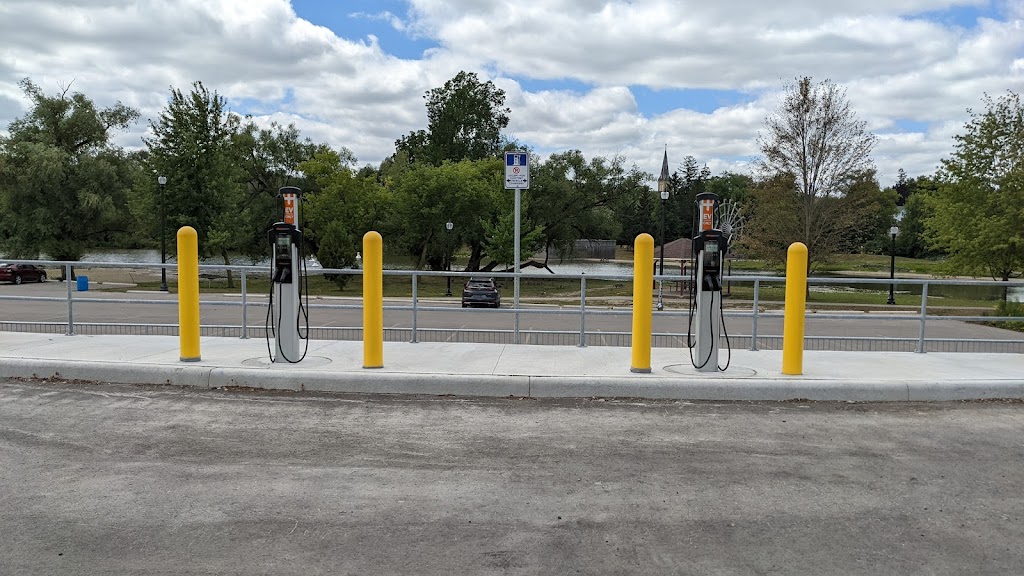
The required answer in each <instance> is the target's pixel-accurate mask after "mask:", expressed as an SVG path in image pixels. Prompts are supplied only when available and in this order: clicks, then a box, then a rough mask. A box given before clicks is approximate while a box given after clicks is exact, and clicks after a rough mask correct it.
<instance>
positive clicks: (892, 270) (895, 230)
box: [886, 226, 900, 304]
mask: <svg viewBox="0 0 1024 576" xmlns="http://www.w3.org/2000/svg"><path fill="white" fill-rule="evenodd" d="M899 233H900V227H899V226H893V227H892V228H889V234H890V235H891V236H892V250H891V251H890V252H889V301H888V302H886V304H895V303H896V298H895V297H894V295H893V280H895V279H896V235H897V234H899Z"/></svg>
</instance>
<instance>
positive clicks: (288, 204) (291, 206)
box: [284, 194, 295, 226]
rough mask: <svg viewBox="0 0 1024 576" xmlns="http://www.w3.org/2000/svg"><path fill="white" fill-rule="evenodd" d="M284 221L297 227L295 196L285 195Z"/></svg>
mask: <svg viewBox="0 0 1024 576" xmlns="http://www.w3.org/2000/svg"><path fill="white" fill-rule="evenodd" d="M284 221H285V223H286V224H291V225H292V226H295V195H294V194H285V195H284Z"/></svg>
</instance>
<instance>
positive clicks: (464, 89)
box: [395, 71, 511, 166]
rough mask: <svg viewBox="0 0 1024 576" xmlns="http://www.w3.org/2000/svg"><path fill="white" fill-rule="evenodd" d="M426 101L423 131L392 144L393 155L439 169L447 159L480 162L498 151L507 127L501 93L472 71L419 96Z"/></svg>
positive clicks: (507, 109)
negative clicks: (401, 153) (393, 148)
mask: <svg viewBox="0 0 1024 576" xmlns="http://www.w3.org/2000/svg"><path fill="white" fill-rule="evenodd" d="M423 97H424V98H425V99H426V100H427V129H426V130H417V131H415V132H411V133H409V134H407V135H405V136H403V137H401V138H399V139H398V140H396V141H395V148H396V151H397V152H405V153H406V155H407V158H408V160H409V161H410V162H425V163H428V164H433V165H435V166H439V165H440V164H441V163H442V162H444V161H446V160H448V161H451V162H459V161H461V160H482V159H484V158H488V157H493V156H495V155H497V154H498V152H500V151H501V149H502V140H501V130H502V129H503V128H505V127H506V126H508V114H509V113H510V112H511V110H510V109H509V108H505V107H504V106H505V91H504V90H501V89H499V88H497V87H495V86H494V84H493V83H492V82H491V81H487V82H482V83H481V82H480V79H479V78H478V77H477V75H476V73H474V72H465V71H463V72H459V73H458V74H456V75H455V77H454V78H452V79H451V80H449V81H447V82H445V84H444V86H443V87H441V88H434V89H432V90H429V91H427V92H426V94H425V95H424V96H423Z"/></svg>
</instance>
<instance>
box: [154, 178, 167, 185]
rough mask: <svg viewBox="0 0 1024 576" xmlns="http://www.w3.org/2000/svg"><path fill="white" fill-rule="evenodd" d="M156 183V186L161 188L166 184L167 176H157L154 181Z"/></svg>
mask: <svg viewBox="0 0 1024 576" xmlns="http://www.w3.org/2000/svg"><path fill="white" fill-rule="evenodd" d="M156 182H157V184H159V185H161V186H163V185H164V184H167V176H158V177H157V179H156Z"/></svg>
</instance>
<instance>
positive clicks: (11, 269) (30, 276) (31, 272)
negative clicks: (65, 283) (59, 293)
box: [0, 264, 46, 284]
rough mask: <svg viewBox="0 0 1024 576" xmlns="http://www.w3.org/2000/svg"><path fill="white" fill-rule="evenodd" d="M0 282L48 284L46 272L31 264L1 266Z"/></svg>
mask: <svg viewBox="0 0 1024 576" xmlns="http://www.w3.org/2000/svg"><path fill="white" fill-rule="evenodd" d="M0 282H14V283H15V284H21V283H22V282H46V270H43V269H42V268H36V267H35V266H33V265H31V264H4V265H2V266H0Z"/></svg>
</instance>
